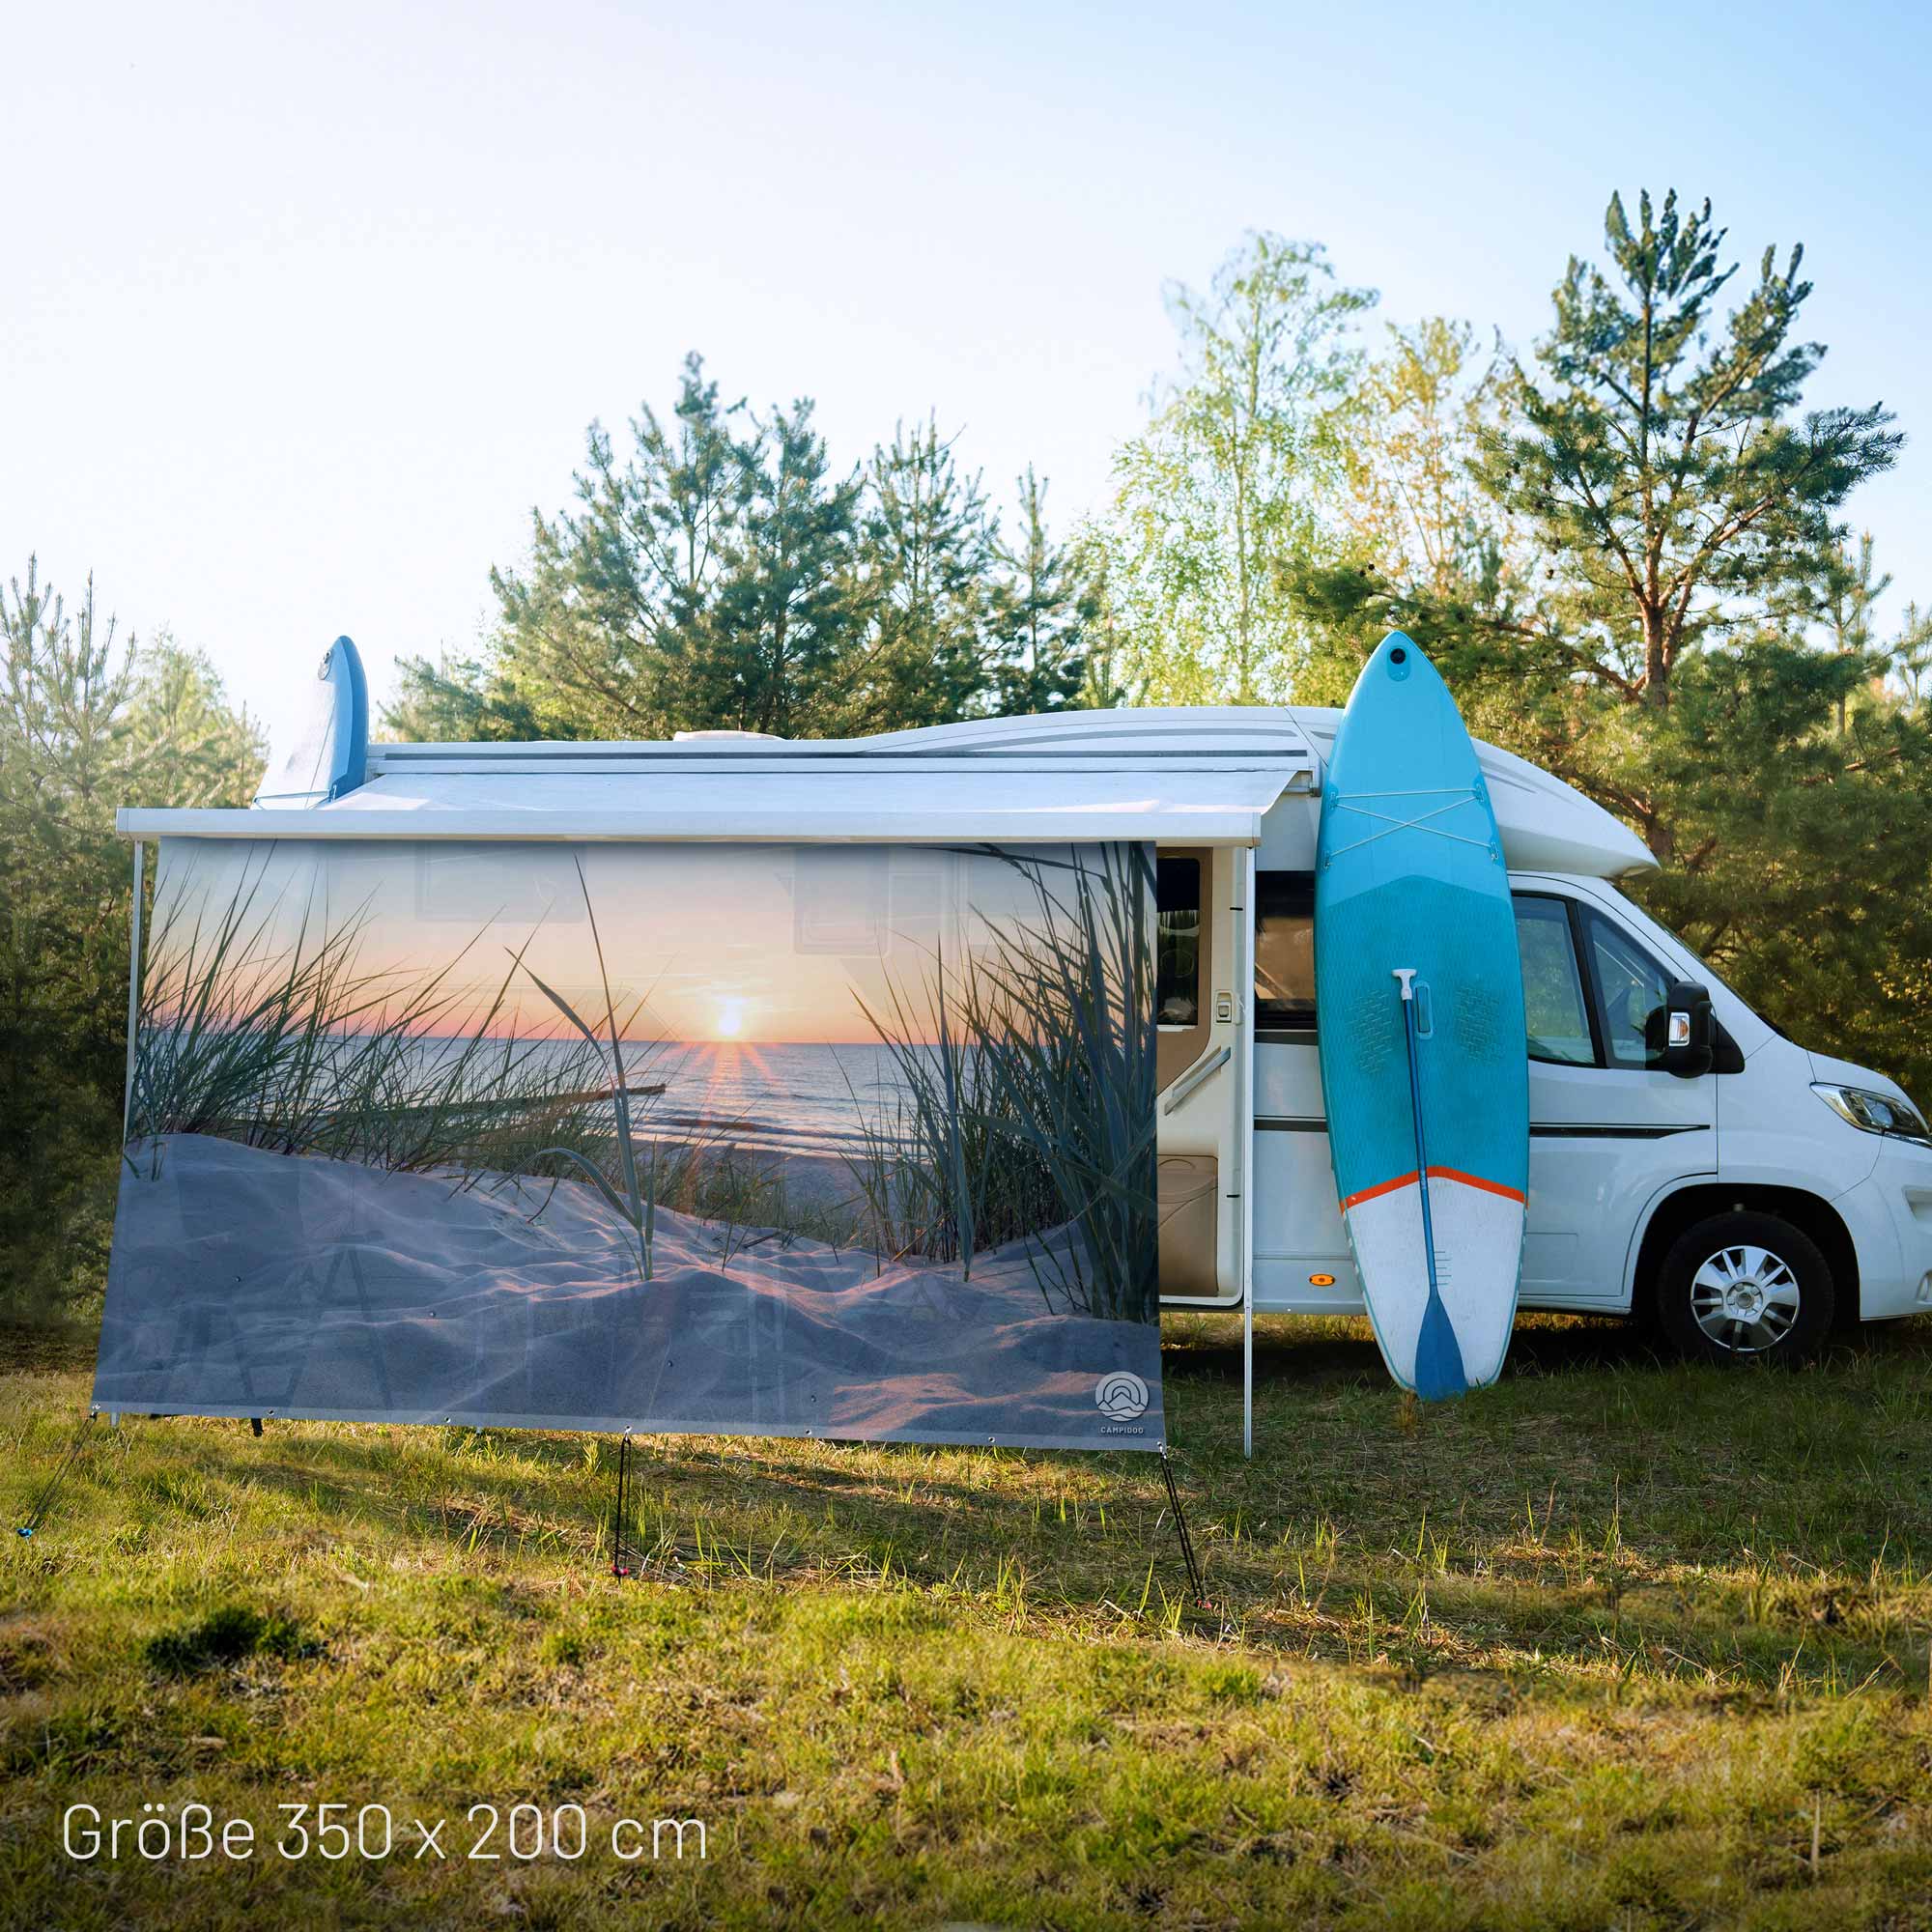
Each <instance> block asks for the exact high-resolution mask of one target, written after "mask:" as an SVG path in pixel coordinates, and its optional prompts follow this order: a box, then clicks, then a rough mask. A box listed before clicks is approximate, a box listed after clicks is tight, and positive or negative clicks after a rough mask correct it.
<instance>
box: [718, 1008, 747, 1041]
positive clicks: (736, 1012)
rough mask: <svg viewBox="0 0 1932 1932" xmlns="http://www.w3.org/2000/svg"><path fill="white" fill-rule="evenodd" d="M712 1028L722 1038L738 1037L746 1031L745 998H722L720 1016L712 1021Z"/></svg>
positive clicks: (719, 1009)
mask: <svg viewBox="0 0 1932 1932" xmlns="http://www.w3.org/2000/svg"><path fill="white" fill-rule="evenodd" d="M712 1030H713V1032H715V1033H716V1034H717V1036H718V1037H719V1038H720V1039H736V1038H738V1037H739V1036H740V1035H741V1034H743V1032H744V1031H745V1003H744V1001H743V1000H721V1001H720V1002H719V1003H718V1017H717V1018H716V1020H714V1021H713V1022H712Z"/></svg>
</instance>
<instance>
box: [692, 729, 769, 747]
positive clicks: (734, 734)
mask: <svg viewBox="0 0 1932 1932" xmlns="http://www.w3.org/2000/svg"><path fill="white" fill-rule="evenodd" d="M706 738H757V739H760V740H761V741H762V742H763V743H765V744H767V745H782V744H784V743H785V742H786V741H785V740H784V739H783V738H781V736H780V735H779V734H778V733H777V732H776V731H675V732H673V733H672V734H671V743H672V744H673V745H689V744H693V743H695V742H697V741H699V740H701V739H706Z"/></svg>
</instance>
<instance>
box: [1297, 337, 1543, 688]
mask: <svg viewBox="0 0 1932 1932" xmlns="http://www.w3.org/2000/svg"><path fill="white" fill-rule="evenodd" d="M1510 397H1511V366H1510V361H1509V358H1508V356H1507V355H1506V353H1505V352H1504V350H1503V347H1502V344H1501V341H1500V339H1499V338H1492V339H1491V340H1490V341H1489V342H1488V343H1487V344H1485V342H1484V340H1483V338H1482V337H1481V336H1480V335H1479V333H1478V331H1477V330H1476V329H1475V328H1474V327H1473V326H1472V325H1470V324H1469V323H1466V322H1458V321H1453V320H1451V319H1450V318H1448V317H1445V316H1428V317H1425V318H1424V319H1423V320H1422V321H1421V322H1420V323H1417V324H1415V325H1413V326H1412V327H1402V326H1400V325H1397V324H1393V323H1392V324H1390V325H1388V327H1387V331H1386V335H1385V337H1384V347H1383V350H1382V353H1381V354H1380V355H1376V356H1375V357H1373V358H1372V359H1371V360H1369V361H1368V362H1367V363H1366V364H1365V365H1364V367H1363V368H1362V371H1361V374H1360V377H1359V379H1358V380H1357V382H1356V384H1355V385H1354V387H1353V388H1352V389H1351V391H1350V394H1349V396H1348V397H1347V398H1346V400H1345V401H1344V403H1343V404H1342V405H1341V406H1340V408H1339V409H1338V410H1337V412H1336V433H1337V440H1338V443H1339V448H1340V460H1339V464H1338V469H1337V474H1336V476H1335V478H1334V479H1333V481H1332V483H1331V485H1330V489H1329V491H1328V494H1327V497H1326V499H1325V500H1324V502H1323V503H1322V505H1321V515H1322V517H1323V521H1324V522H1325V524H1326V525H1327V526H1328V529H1329V531H1330V532H1331V536H1332V541H1331V543H1329V544H1328V545H1325V546H1315V547H1311V548H1309V549H1307V550H1304V551H1301V552H1299V553H1296V554H1292V555H1290V556H1289V557H1288V558H1287V559H1286V560H1285V563H1284V567H1283V569H1284V577H1285V579H1286V584H1287V590H1288V594H1289V595H1290V596H1291V597H1292V599H1293V602H1294V604H1295V606H1296V608H1297V609H1298V611H1300V612H1301V614H1302V617H1303V619H1304V621H1305V622H1306V623H1307V624H1308V625H1309V626H1310V627H1311V629H1312V630H1313V631H1314V632H1315V634H1316V635H1317V637H1318V638H1319V639H1320V641H1319V644H1318V645H1317V647H1316V648H1315V649H1314V650H1312V651H1311V652H1310V654H1309V657H1308V660H1307V662H1306V664H1305V665H1304V667H1303V669H1302V672H1301V675H1300V677H1299V678H1298V680H1297V682H1296V686H1295V696H1297V697H1298V698H1300V699H1301V700H1303V701H1304V702H1314V703H1332V704H1341V703H1343V702H1345V701H1346V700H1347V697H1348V695H1349V692H1350V688H1351V687H1352V685H1353V683H1354V680H1355V676H1356V673H1357V672H1358V671H1359V670H1360V668H1361V665H1362V660H1363V659H1364V657H1365V656H1366V655H1367V653H1368V651H1369V650H1370V649H1371V648H1372V647H1373V645H1374V644H1375V642H1376V640H1377V637H1376V635H1371V626H1372V624H1373V621H1374V620H1373V618H1371V617H1367V616H1365V607H1367V606H1370V605H1372V604H1373V603H1374V602H1375V601H1376V600H1377V599H1378V598H1381V597H1385V596H1387V595H1388V593H1389V591H1390V588H1391V586H1399V587H1400V589H1399V591H1398V594H1400V595H1406V597H1407V598H1408V599H1409V600H1411V601H1414V602H1420V603H1424V604H1426V605H1427V606H1428V607H1429V608H1430V610H1431V611H1433V612H1436V613H1440V612H1445V611H1456V612H1458V613H1460V627H1462V628H1466V626H1467V625H1468V624H1469V623H1470V622H1471V621H1474V620H1477V619H1481V620H1484V621H1487V622H1490V623H1496V622H1498V621H1507V619H1508V617H1509V616H1510V615H1511V613H1512V612H1513V611H1514V609H1515V608H1516V606H1517V605H1518V604H1520V603H1521V602H1523V601H1524V600H1525V584H1526V582H1527V580H1528V576H1529V571H1530V562H1529V555H1528V552H1527V548H1526V546H1525V544H1524V542H1523V540H1522V536H1521V533H1520V530H1519V529H1518V528H1517V527H1516V526H1515V523H1514V521H1513V520H1512V519H1511V518H1510V517H1509V516H1507V515H1506V514H1505V513H1504V512H1503V511H1502V509H1501V508H1500V507H1499V506H1498V505H1497V504H1496V503H1495V501H1494V500H1493V498H1492V497H1491V496H1490V494H1489V491H1488V489H1487V487H1486V486H1485V484H1484V482H1483V479H1482V475H1481V469H1480V466H1481V459H1482V453H1483V441H1484V438H1485V436H1486V435H1492V434H1493V433H1495V432H1496V431H1497V430H1499V429H1501V428H1503V427H1504V426H1505V425H1507V423H1508V421H1509V412H1510ZM1435 628H1437V629H1439V625H1438V626H1437V627H1435ZM1377 635H1378V634H1377Z"/></svg>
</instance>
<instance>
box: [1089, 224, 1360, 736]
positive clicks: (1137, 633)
mask: <svg viewBox="0 0 1932 1932" xmlns="http://www.w3.org/2000/svg"><path fill="white" fill-rule="evenodd" d="M1375 299H1376V298H1375V296H1374V294H1373V293H1372V292H1371V291H1368V290H1362V289H1351V288H1347V287H1344V286H1342V285H1341V284H1339V283H1338V282H1337V281H1336V279H1335V276H1334V271H1333V270H1331V269H1330V267H1329V265H1328V262H1327V258H1326V256H1325V254H1324V252H1323V251H1322V249H1321V247H1320V246H1318V245H1316V244H1313V243H1308V242H1297V241H1284V240H1283V239H1282V238H1281V237H1279V236H1276V235H1267V234H1257V235H1252V236H1250V237H1249V238H1248V240H1247V241H1246V242H1245V243H1244V244H1243V246H1242V247H1241V248H1239V249H1237V250H1236V252H1235V253H1234V254H1233V255H1231V256H1230V257H1229V258H1228V260H1227V261H1226V262H1224V263H1223V264H1222V266H1221V268H1220V269H1219V270H1217V271H1216V273H1215V275H1214V278H1213V280H1212V282H1211V284H1210V285H1209V287H1208V290H1207V292H1206V293H1205V294H1199V293H1196V292H1195V291H1193V290H1191V289H1187V288H1185V287H1179V286H1176V287H1174V288H1172V289H1170V291H1169V293H1168V308H1169V313H1170V314H1171V315H1172V317H1173V319H1174V321H1175V324H1176V327H1177V328H1178V329H1179V334H1180V339H1181V373H1180V376H1179V380H1178V381H1177V382H1176V383H1175V384H1172V385H1170V386H1167V387H1165V388H1164V389H1162V390H1160V391H1157V392H1156V394H1155V396H1154V398H1153V407H1152V413H1151V419H1150V421H1149V423H1148V426H1147V428H1146V430H1145V431H1144V432H1143V433H1142V434H1141V435H1140V436H1138V437H1136V438H1134V439H1133V440H1130V441H1129V442H1127V443H1126V444H1124V445H1123V446H1122V449H1121V451H1120V452H1119V454H1118V455H1117V456H1116V458H1115V465H1114V470H1115V478H1116V485H1117V488H1116V495H1115V499H1114V503H1113V506H1112V510H1111V513H1110V515H1109V517H1108V519H1107V520H1106V523H1105V525H1104V526H1103V532H1102V534H1103V540H1104V542H1105V545H1106V548H1107V553H1108V566H1109V579H1110V582H1111V583H1112V585H1113V588H1114V594H1115V596H1116V597H1117V598H1118V599H1119V600H1120V609H1121V611H1122V621H1123V627H1124V629H1125V631H1126V633H1127V635H1128V636H1129V637H1130V638H1131V639H1132V647H1131V660H1132V662H1131V664H1130V666H1129V676H1130V679H1131V681H1132V682H1133V683H1134V684H1135V685H1136V687H1137V688H1138V689H1139V690H1140V691H1141V692H1142V693H1143V695H1144V696H1145V697H1146V698H1147V700H1148V701H1151V702H1154V703H1168V704H1173V703H1183V704H1185V703H1205V702H1211V701H1232V702H1235V703H1239V704H1252V703H1258V702H1264V701H1267V700H1269V699H1277V700H1278V699H1280V698H1281V697H1283V696H1286V695H1287V694H1288V693H1289V692H1290V691H1291V690H1292V689H1293V684H1294V680H1295V674H1296V671H1297V670H1298V668H1299V667H1300V664H1301V661H1302V658H1303V656H1304V654H1305V646H1306V641H1307V638H1306V630H1305V626H1304V625H1303V624H1302V623H1301V622H1300V620H1299V617H1298V613H1297V611H1296V608H1295V605H1294V600H1293V595H1292V589H1291V577H1290V574H1289V571H1288V569H1287V565H1288V563H1289V561H1290V560H1291V559H1293V558H1294V557H1296V556H1298V555H1304V554H1307V553H1309V552H1310V551H1311V550H1312V549H1314V548H1317V547H1318V546H1319V544H1320V540H1321V530H1320V526H1319V521H1318V516H1317V506H1318V504H1319V502H1320V500H1321V497H1322V494H1323V491H1324V488H1325V487H1326V485H1327V483H1328V481H1329V479H1331V478H1332V476H1333V475H1334V473H1335V471H1336V469H1337V465H1338V463H1339V460H1340V456H1339V444H1338V440H1337V437H1336V434H1335V414H1336V411H1337V408H1338V406H1339V405H1340V404H1341V403H1342V401H1343V400H1344V398H1345V397H1346V396H1347V394H1348V391H1349V388H1350V384H1351V382H1352V380H1353V378H1354V375H1355V373H1356V370H1357V368H1358V366H1359V362H1360V352H1359V350H1358V349H1357V347H1356V346H1355V344H1354V342H1353V340H1352V337H1351V335H1350V324H1351V323H1352V321H1353V319H1354V318H1355V317H1356V316H1357V315H1359V314H1360V313H1361V312H1362V311H1364V310H1365V309H1367V308H1368V307H1369V306H1370V305H1371V304H1373V302H1374V301H1375Z"/></svg>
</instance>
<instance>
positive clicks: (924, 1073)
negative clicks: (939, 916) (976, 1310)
mask: <svg viewBox="0 0 1932 1932" xmlns="http://www.w3.org/2000/svg"><path fill="white" fill-rule="evenodd" d="M994 856H997V857H999V858H1000V859H1001V860H1002V861H1003V862H1004V863H1005V864H1007V865H1009V866H1010V867H1012V868H1013V869H1014V870H1015V871H1016V872H1017V873H1018V874H1019V875H1020V876H1021V878H1022V879H1024V880H1025V882H1026V884H1027V886H1028V887H1029V888H1030V890H1031V892H1032V894H1033V896H1034V906H1033V910H1032V913H1031V915H1030V916H1029V917H1027V918H1025V919H1022V920H1019V921H1015V922H1010V923H1003V924H1002V925H1001V926H999V927H997V928H996V929H995V930H994V931H993V934H992V944H991V946H990V947H989V948H988V949H987V950H985V951H984V952H978V953H971V954H968V955H966V956H965V957H963V958H961V959H958V960H956V961H948V960H947V959H946V958H944V957H940V958H937V959H935V960H934V962H933V964H932V966H931V968H930V970H929V972H928V974H927V975H926V978H925V980H924V981H923V984H922V985H921V986H920V987H919V988H918V989H917V990H916V991H915V990H914V989H911V988H906V987H902V986H899V985H897V984H895V985H894V986H893V987H892V988H891V999H890V1008H889V1010H886V1011H883V1012H874V1011H873V1010H872V1009H870V1008H866V1009H865V1011H866V1017H867V1020H868V1021H869V1022H870V1023H871V1025H872V1028H873V1030H874V1032H875V1033H876V1034H877V1035H878V1037H879V1038H880V1040H881V1041H882V1042H883V1044H884V1045H885V1047H886V1048H887V1050H888V1051H889V1053H890V1054H891V1055H892V1057H893V1060H894V1062H895V1065H896V1067H897V1069H898V1075H899V1082H900V1087H901V1096H900V1098H899V1099H898V1101H897V1103H896V1105H895V1107H894V1108H893V1110H892V1111H891V1112H890V1113H888V1114H885V1115H883V1116H881V1117H879V1118H877V1119H875V1120H874V1121H873V1122H870V1123H868V1127H867V1135H866V1148H865V1151H864V1152H863V1154H862V1155H861V1157H860V1158H859V1159H857V1160H855V1161H854V1162H853V1164H852V1165H853V1172H854V1177H855V1179H856V1180H857V1182H858V1186H859V1189H860V1192H861V1193H862V1195H863V1197H864V1200H865V1202H866V1206H867V1227H868V1229H869V1230H870V1233H871V1238H872V1240H873V1241H874V1243H875V1245H876V1246H877V1248H878V1249H879V1250H880V1251H881V1252H884V1253H893V1254H902V1253H913V1254H919V1255H922V1256H925V1257H928V1258H930V1259H933V1260H937V1261H944V1262H957V1263H958V1264H959V1265H960V1267H961V1270H962V1272H963V1273H964V1274H965V1275H966V1276H967V1277H968V1278H969V1279H970V1277H971V1274H972V1266H973V1258H974V1256H975V1254H976V1253H980V1252H982V1251H984V1250H987V1249H991V1248H995V1247H999V1246H1001V1245H1002V1244H1004V1243H1007V1242H1012V1241H1018V1242H1022V1243H1024V1245H1025V1252H1026V1255H1027V1259H1028V1261H1029V1263H1030V1264H1031V1266H1032V1269H1033V1272H1034V1276H1035V1279H1036V1280H1037V1283H1038V1285H1039V1288H1040V1293H1041V1294H1042V1297H1043V1298H1044V1300H1045V1302H1046V1305H1047V1307H1048V1308H1049V1309H1053V1310H1056V1311H1070V1312H1077V1313H1080V1314H1085V1315H1094V1316H1101V1317H1104V1318H1107V1319H1110V1320H1120V1321H1151V1320H1152V1319H1153V1316H1154V1311H1155V1293H1156V1287H1155V1285H1156V1280H1157V1265H1156V1252H1155V1243H1156V1239H1157V1223H1156V1220H1155V1214H1154V1098H1155V1094H1154V1059H1153V1024H1152V1013H1153V958H1152V950H1151V928H1152V912H1151V906H1152V896H1151V895H1152V885H1153V879H1152V869H1151V863H1150V860H1149V857H1148V854H1147V852H1146V850H1145V849H1144V848H1143V847H1141V846H1137V845H1122V846H1102V847H1099V848H1097V849H1096V850H1095V851H1094V853H1093V854H1091V855H1089V854H1076V856H1074V857H1072V858H1070V859H1067V860H1059V859H1046V858H1042V857H1040V856H1039V855H1037V854H1024V855H1023V854H1017V853H1014V854H1007V853H1000V854H997V855H994ZM921 1014H929V1015H931V1021H930V1023H929V1024H930V1026H931V1028H932V1030H933V1031H935V1032H936V1034H937V1038H936V1040H932V1041H930V1042H928V1040H927V1039H926V1037H925V1033H926V1028H925V1027H923V1026H922V1024H921V1023H920V1019H919V1015H921Z"/></svg>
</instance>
